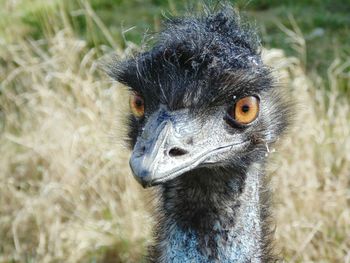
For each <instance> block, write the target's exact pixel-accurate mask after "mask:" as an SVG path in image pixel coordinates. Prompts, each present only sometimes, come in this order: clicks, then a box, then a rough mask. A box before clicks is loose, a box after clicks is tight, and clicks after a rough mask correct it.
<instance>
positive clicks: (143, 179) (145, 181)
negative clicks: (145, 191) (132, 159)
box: [130, 166, 152, 188]
mask: <svg viewBox="0 0 350 263" xmlns="http://www.w3.org/2000/svg"><path fill="white" fill-rule="evenodd" d="M130 167H131V171H132V174H133V176H134V178H135V179H136V181H137V182H138V183H139V184H141V185H142V187H143V188H147V187H150V186H151V185H152V176H151V174H150V172H149V171H147V170H141V171H139V172H135V170H134V169H133V167H132V166H130Z"/></svg>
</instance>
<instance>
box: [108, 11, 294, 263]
mask: <svg viewBox="0 0 350 263" xmlns="http://www.w3.org/2000/svg"><path fill="white" fill-rule="evenodd" d="M157 39H158V41H157V43H156V45H155V46H154V47H153V48H152V49H151V50H149V51H146V52H144V53H141V54H138V55H136V56H135V57H134V58H130V59H128V60H126V61H122V62H119V63H116V64H114V65H112V66H111V68H110V75H111V76H112V77H113V78H115V79H116V80H118V81H119V82H121V83H123V84H125V85H126V86H128V87H129V88H130V90H131V91H132V93H133V94H135V93H136V94H137V95H132V96H134V97H132V99H134V100H135V101H136V102H135V105H133V106H132V107H136V110H137V111H138V112H137V114H136V115H135V114H134V115H131V116H130V122H129V137H130V146H131V148H132V149H133V155H132V157H131V160H130V165H131V168H132V170H133V173H134V176H135V178H136V179H137V180H138V181H139V182H140V183H141V184H142V185H143V186H153V185H160V186H159V187H158V188H159V199H160V200H159V208H158V213H157V217H158V224H157V226H156V228H155V245H154V246H153V247H152V248H151V250H150V256H149V257H150V261H154V262H188V261H191V260H192V262H271V261H273V260H274V257H273V253H271V249H270V243H271V242H270V237H271V230H270V224H269V223H268V222H269V220H268V218H269V210H268V207H269V189H268V186H267V184H266V182H265V177H264V163H265V160H266V155H267V151H268V146H269V145H271V144H272V143H274V142H275V141H276V140H277V138H278V137H279V136H280V134H281V133H282V132H283V131H284V130H285V128H286V127H287V123H288V121H287V120H288V116H289V106H288V104H287V103H286V102H285V100H284V99H283V96H282V95H281V89H280V88H279V87H277V86H275V83H274V80H273V78H272V76H271V74H270V69H269V68H268V67H266V66H265V65H264V64H263V62H262V60H261V56H260V50H259V48H260V43H259V41H258V38H257V36H256V34H255V33H254V31H252V30H250V29H249V28H247V27H246V28H244V27H243V26H242V25H241V24H240V18H239V16H238V14H237V13H236V12H234V11H233V9H232V8H230V7H228V6H224V7H222V9H220V10H219V11H216V12H208V11H207V13H206V14H205V15H202V16H197V17H191V16H188V17H183V18H174V19H171V20H168V21H167V22H166V24H165V28H164V30H163V31H162V32H161V33H159V36H158V38H157ZM135 96H137V97H135ZM135 98H136V99H135ZM247 98H248V100H247ZM242 101H243V102H242ZM132 103H133V101H132ZM240 103H241V104H242V105H243V106H242V107H241V108H238V106H237V105H241V104H240ZM237 108H238V109H237ZM134 110H135V109H134ZM254 110H256V111H257V113H256V114H255V115H254ZM237 111H238V112H237ZM140 113H141V114H140ZM247 116H248V117H247ZM253 117H254V118H253ZM239 118H241V119H239ZM247 118H248V120H249V122H247V121H246V120H247ZM242 120H243V121H242Z"/></svg>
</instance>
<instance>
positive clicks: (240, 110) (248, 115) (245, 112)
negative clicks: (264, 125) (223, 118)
mask: <svg viewBox="0 0 350 263" xmlns="http://www.w3.org/2000/svg"><path fill="white" fill-rule="evenodd" d="M258 113H259V99H258V98H257V97H255V96H248V97H244V98H242V99H240V100H239V101H237V102H236V104H235V105H234V107H233V108H232V109H231V111H230V112H229V114H230V117H232V118H233V119H234V120H235V121H236V122H238V123H239V124H249V123H251V122H252V121H254V120H255V119H256V117H257V116H258Z"/></svg>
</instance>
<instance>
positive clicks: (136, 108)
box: [129, 93, 145, 118]
mask: <svg viewBox="0 0 350 263" xmlns="http://www.w3.org/2000/svg"><path fill="white" fill-rule="evenodd" d="M129 104H130V110H131V112H132V114H133V115H134V116H135V117H136V118H142V117H143V116H144V115H145V101H144V99H143V98H142V97H141V95H140V94H138V93H133V94H131V96H130V101H129Z"/></svg>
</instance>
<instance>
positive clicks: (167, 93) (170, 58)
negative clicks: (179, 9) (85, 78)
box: [111, 8, 271, 111]
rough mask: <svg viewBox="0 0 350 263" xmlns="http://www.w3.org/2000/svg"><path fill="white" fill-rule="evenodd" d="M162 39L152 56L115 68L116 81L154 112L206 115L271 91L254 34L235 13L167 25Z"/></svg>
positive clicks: (138, 56) (112, 69)
mask: <svg viewBox="0 0 350 263" xmlns="http://www.w3.org/2000/svg"><path fill="white" fill-rule="evenodd" d="M158 39H159V40H158V42H157V44H156V46H155V47H153V48H152V49H151V50H150V51H147V52H144V53H141V54H139V55H137V56H136V57H135V58H132V59H130V60H127V61H123V62H121V63H119V64H117V65H114V66H113V67H112V68H111V75H112V76H113V78H115V79H116V80H118V81H119V82H121V83H123V84H125V85H127V86H128V87H130V88H131V89H133V90H135V91H137V92H140V93H141V94H142V95H143V96H144V97H145V100H146V104H147V106H148V107H149V108H148V110H150V111H152V109H154V108H156V106H157V105H159V103H162V104H166V105H168V107H169V108H170V109H171V110H176V109H180V108H190V109H192V110H195V109H200V110H201V111H202V110H207V109H210V108H211V107H213V106H216V105H222V104H223V103H225V102H226V101H229V100H230V99H231V98H232V96H234V95H235V94H237V93H240V94H242V92H244V89H249V91H251V90H252V89H262V88H265V87H270V86H271V85H270V82H271V78H270V76H269V70H268V69H267V68H266V67H265V66H264V65H263V64H262V61H261V57H260V50H259V47H260V46H259V41H258V38H257V37H256V34H255V32H254V31H252V30H249V29H248V28H247V29H246V30H243V28H242V26H241V25H240V22H239V17H238V15H237V14H236V13H235V12H234V11H233V10H232V9H229V8H228V9H226V10H224V11H221V12H218V13H215V14H211V15H209V16H206V17H197V18H187V17H185V18H174V19H172V20H169V21H167V23H166V24H165V30H164V31H163V32H161V33H160V34H159V36H158ZM240 89H241V90H240Z"/></svg>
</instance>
